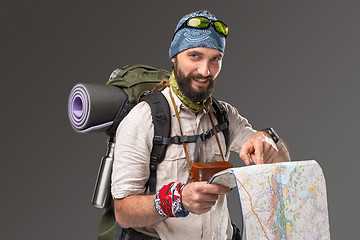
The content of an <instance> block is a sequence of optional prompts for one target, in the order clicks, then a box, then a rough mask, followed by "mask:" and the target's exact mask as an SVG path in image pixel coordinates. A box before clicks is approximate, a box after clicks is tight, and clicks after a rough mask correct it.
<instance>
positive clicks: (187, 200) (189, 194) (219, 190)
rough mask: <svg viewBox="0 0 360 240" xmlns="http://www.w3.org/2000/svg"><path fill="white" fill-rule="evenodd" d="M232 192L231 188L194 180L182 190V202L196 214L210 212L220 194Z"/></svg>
mask: <svg viewBox="0 0 360 240" xmlns="http://www.w3.org/2000/svg"><path fill="white" fill-rule="evenodd" d="M228 193H230V189H229V188H226V187H223V186H220V185H218V184H207V183H206V182H194V183H189V184H187V185H186V186H185V187H184V189H183V190H182V196H181V202H182V205H183V206H184V208H185V209H186V210H188V211H189V212H191V213H195V214H203V213H206V212H208V211H209V210H210V209H211V207H212V206H214V205H215V203H216V201H217V199H218V197H219V195H222V194H228Z"/></svg>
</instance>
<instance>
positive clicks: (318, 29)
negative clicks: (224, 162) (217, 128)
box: [0, 0, 360, 239]
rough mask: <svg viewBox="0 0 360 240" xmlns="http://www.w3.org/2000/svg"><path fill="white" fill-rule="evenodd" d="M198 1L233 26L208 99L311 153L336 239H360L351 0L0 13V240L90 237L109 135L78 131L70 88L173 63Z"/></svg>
mask: <svg viewBox="0 0 360 240" xmlns="http://www.w3.org/2000/svg"><path fill="white" fill-rule="evenodd" d="M199 9H208V10H210V11H211V12H214V13H215V14H216V15H217V17H218V18H220V19H222V20H223V21H225V22H226V23H227V24H228V25H229V27H230V35H229V38H228V41H227V48H226V55H225V59H224V64H223V69H222V72H221V74H220V76H219V78H218V81H217V86H216V91H215V96H216V97H217V98H219V99H223V100H226V101H228V102H230V103H232V104H233V105H234V106H236V107H237V108H238V109H239V111H240V112H241V114H242V115H244V116H245V117H247V118H248V119H249V120H250V122H251V123H252V124H253V126H254V127H255V128H258V129H259V128H264V127H267V126H273V127H274V128H275V129H276V130H277V131H278V133H279V134H280V135H281V137H282V138H283V139H284V140H285V141H286V142H287V144H288V146H289V149H290V152H291V157H292V159H293V160H304V159H315V160H317V161H318V163H319V164H320V165H321V166H322V168H323V171H324V173H325V178H326V181H327V191H328V204H329V215H330V226H331V234H332V238H333V239H353V238H354V237H355V236H358V234H357V233H358V230H357V227H358V221H357V219H358V218H357V216H358V215H359V213H360V212H359V206H358V205H357V204H358V199H359V198H358V189H359V187H358V186H357V185H358V182H359V180H358V178H357V172H358V167H359V162H358V154H357V153H358V148H359V146H358V145H359V138H358V136H359V126H358V121H359V115H360V114H359V108H358V102H359V94H358V89H359V85H360V84H359V76H360V68H359V63H360V48H359V42H360V33H359V23H360V14H359V12H360V11H359V10H360V2H359V1H348V0H342V1H334V0H327V1H323V0H311V1H310V0H302V1H288V0H284V1H277V0H272V1H269V0H263V1H257V0H253V1H242V0H237V1H230V0H223V1H220V0H218V1H184V0H182V1H101V2H100V1H98V3H93V2H88V1H82V2H80V1H45V0H44V1H39V0H33V1H21V0H19V1H3V2H2V4H1V8H0V12H1V14H0V24H1V30H0V31H1V33H0V34H1V35H0V36H1V37H0V41H1V45H0V46H1V54H0V58H1V71H0V77H1V78H0V79H1V82H2V84H1V85H2V86H1V88H0V89H1V90H0V91H1V94H0V97H1V110H2V114H1V126H2V134H1V136H2V137H1V153H2V159H1V167H0V178H1V179H0V238H1V239H95V235H96V231H97V224H98V222H99V220H100V216H101V214H102V210H99V209H96V208H94V207H92V205H91V204H90V199H91V195H92V190H93V187H94V183H95V178H96V174H97V170H98V166H99V163H100V159H101V157H102V155H103V154H104V152H105V146H106V136H105V134H101V133H98V134H95V133H93V134H78V133H75V132H74V131H73V129H72V128H71V126H70V124H69V121H68V117H67V99H68V95H69V92H70V90H71V88H72V87H73V86H74V85H75V84H76V83H78V82H86V83H99V84H102V83H104V84H105V82H106V81H107V79H108V76H109V75H110V73H111V72H112V70H113V69H115V68H117V67H121V66H123V65H126V64H135V63H145V64H149V65H153V66H155V67H159V68H165V69H170V68H171V64H170V61H169V60H168V47H169V43H170V40H171V37H172V34H173V30H174V28H175V25H176V23H177V22H178V20H179V19H180V18H181V17H182V16H183V15H184V14H186V13H189V12H191V11H195V10H199ZM232 161H237V162H238V161H240V160H239V158H238V157H237V156H236V154H233V157H232ZM236 201H237V200H236V196H234V195H233V194H231V195H230V200H229V202H230V205H231V211H232V215H233V216H234V219H236V221H238V217H236V215H238V214H239V209H237V208H236V207H235V206H236Z"/></svg>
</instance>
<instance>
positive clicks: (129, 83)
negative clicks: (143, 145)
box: [93, 64, 229, 240]
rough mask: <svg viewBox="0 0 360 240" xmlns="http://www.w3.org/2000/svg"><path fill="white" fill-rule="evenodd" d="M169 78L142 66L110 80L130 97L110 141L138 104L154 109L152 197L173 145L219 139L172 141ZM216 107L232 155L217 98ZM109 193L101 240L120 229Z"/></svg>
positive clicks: (218, 128)
mask: <svg viewBox="0 0 360 240" xmlns="http://www.w3.org/2000/svg"><path fill="white" fill-rule="evenodd" d="M169 77H170V72H168V71H166V70H161V69H156V68H154V67H151V66H148V65H140V64H138V65H132V66H129V65H128V66H125V67H123V68H122V69H116V70H115V71H113V73H112V74H111V75H110V79H109V81H108V82H107V83H106V84H107V85H114V86H117V87H119V88H121V89H122V90H124V92H125V93H126V95H127V96H128V99H126V101H125V102H124V103H123V104H122V106H121V107H120V109H119V111H118V113H117V115H116V117H115V119H114V122H113V124H112V126H110V127H109V128H108V129H107V131H106V134H107V135H108V136H109V137H110V139H113V138H114V137H115V134H116V129H117V127H118V125H119V124H120V122H121V121H122V120H123V119H124V117H125V116H126V115H127V114H128V113H129V112H130V110H131V109H132V108H133V107H134V106H135V105H136V104H137V103H138V102H140V101H145V102H147V103H148V104H149V106H150V108H151V114H152V119H153V123H154V139H153V149H152V152H151V155H150V177H149V179H148V182H147V183H146V188H147V189H148V191H149V192H150V193H152V194H154V193H155V187H156V170H157V165H158V164H159V163H161V161H162V160H163V159H164V157H165V153H166V149H167V146H168V145H169V144H182V142H187V143H188V142H197V144H198V142H199V143H200V145H201V143H202V142H203V141H205V140H206V139H208V138H210V137H212V136H214V135H215V133H214V131H213V129H211V130H209V131H208V132H206V133H202V134H198V135H193V136H183V137H181V136H173V137H170V130H171V116H170V107H169V104H168V101H167V99H166V98H165V96H164V95H163V94H162V93H161V92H160V90H161V89H162V88H165V85H164V84H163V80H165V79H168V78H169ZM213 107H214V109H215V112H216V113H215V116H216V119H217V121H218V125H217V126H216V128H215V129H216V132H220V131H222V132H223V134H224V138H225V143H226V146H227V150H226V152H228V139H229V131H228V126H229V122H228V120H227V113H226V111H225V109H224V108H223V106H222V105H221V104H220V103H219V102H218V101H217V100H216V99H215V98H213ZM199 140H201V141H199ZM200 145H199V146H197V148H198V149H199V148H200ZM100 171H101V169H100V170H99V175H98V178H99V176H100V175H101V172H100ZM98 180H99V179H98ZM98 180H97V182H98ZM108 181H109V180H108ZM108 186H110V182H108ZM108 191H109V194H107V198H108V199H107V200H106V201H104V202H106V205H105V206H104V208H105V211H104V214H103V216H102V218H101V221H100V224H99V228H98V239H99V240H110V239H114V233H115V228H116V225H115V215H114V209H113V208H114V206H113V200H112V199H110V195H111V194H110V189H108ZM94 194H95V192H94ZM93 198H94V196H93Z"/></svg>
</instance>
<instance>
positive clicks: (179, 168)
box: [156, 144, 189, 189]
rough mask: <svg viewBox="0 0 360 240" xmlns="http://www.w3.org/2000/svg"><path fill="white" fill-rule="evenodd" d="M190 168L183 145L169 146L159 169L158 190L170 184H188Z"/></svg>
mask: <svg viewBox="0 0 360 240" xmlns="http://www.w3.org/2000/svg"><path fill="white" fill-rule="evenodd" d="M188 176H189V173H188V167H187V162H186V157H185V152H184V148H183V145H177V144H172V145H169V146H168V148H167V150H166V153H165V157H164V160H163V161H162V162H161V163H160V164H159V165H158V169H157V183H156V184H157V188H158V189H159V188H160V187H162V186H163V185H165V184H169V183H170V182H186V181H187V179H188Z"/></svg>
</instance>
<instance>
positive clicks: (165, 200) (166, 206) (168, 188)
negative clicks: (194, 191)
mask: <svg viewBox="0 0 360 240" xmlns="http://www.w3.org/2000/svg"><path fill="white" fill-rule="evenodd" d="M184 187H185V184H182V183H181V182H171V183H169V184H168V185H164V186H163V187H162V188H160V190H159V191H158V192H157V193H156V195H155V201H154V205H155V209H156V211H157V212H158V213H159V214H160V215H161V216H163V217H186V216H187V215H189V212H188V211H187V210H186V209H185V208H184V206H183V205H182V203H181V192H182V189H183V188H184Z"/></svg>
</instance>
